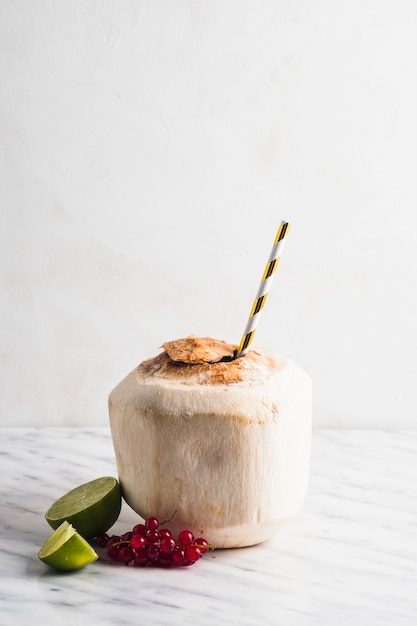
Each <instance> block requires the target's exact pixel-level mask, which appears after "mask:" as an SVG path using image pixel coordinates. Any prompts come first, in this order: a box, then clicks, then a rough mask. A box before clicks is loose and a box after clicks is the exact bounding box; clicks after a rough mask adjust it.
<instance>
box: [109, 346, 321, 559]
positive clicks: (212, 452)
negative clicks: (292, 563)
mask: <svg viewBox="0 0 417 626" xmlns="http://www.w3.org/2000/svg"><path fill="white" fill-rule="evenodd" d="M235 354H236V346H231V345H229V344H227V343H225V342H222V341H218V340H214V339H211V338H195V337H187V338H185V339H180V340H175V341H171V342H168V343H166V344H164V345H163V352H161V353H160V354H158V355H157V356H156V357H154V358H151V359H149V360H146V361H144V362H142V363H141V364H140V365H139V366H138V367H137V368H136V369H134V370H133V371H132V372H130V374H128V375H127V376H126V378H124V379H123V380H122V381H121V382H120V383H119V384H118V385H117V386H116V387H115V388H114V389H113V391H112V392H111V393H110V396H109V415H110V426H111V432H112V439H113V445H114V450H115V455H116V462H117V468H118V473H119V480H120V484H121V487H122V492H123V496H124V498H125V500H126V501H127V503H128V504H129V505H130V506H131V507H132V509H134V510H135V511H136V512H137V513H138V514H139V515H141V516H142V517H143V518H146V517H148V516H150V515H154V516H157V517H158V518H159V519H160V520H162V519H168V518H172V521H171V522H170V528H171V529H172V530H173V532H178V531H180V530H182V529H184V528H187V529H189V530H191V531H192V532H193V533H194V535H195V536H204V537H205V538H206V539H207V540H208V541H209V543H210V544H213V545H215V546H216V547H219V548H231V547H243V546H249V545H254V544H257V543H260V542H262V541H265V540H267V539H269V538H271V537H272V536H273V535H274V534H275V533H276V532H277V531H278V530H279V529H280V528H281V527H282V526H283V525H284V524H286V523H287V522H288V521H289V520H291V519H292V518H293V517H294V516H296V515H297V513H298V511H299V509H300V507H301V505H302V502H303V499H304V496H305V493H306V490H307V484H308V474H309V461H310V445H311V405H312V400H311V380H310V377H309V376H308V374H307V373H306V372H305V371H304V370H302V369H301V368H300V367H298V366H297V365H296V364H295V363H294V362H292V361H291V360H289V359H287V358H286V357H285V356H283V355H281V354H279V353H276V352H273V351H270V350H267V349H265V348H252V349H251V350H250V351H249V352H248V353H247V354H246V356H244V357H242V358H238V359H236V358H234V356H235Z"/></svg>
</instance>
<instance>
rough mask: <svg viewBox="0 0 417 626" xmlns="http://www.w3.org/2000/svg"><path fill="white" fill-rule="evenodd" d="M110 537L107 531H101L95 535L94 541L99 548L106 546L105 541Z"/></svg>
mask: <svg viewBox="0 0 417 626" xmlns="http://www.w3.org/2000/svg"><path fill="white" fill-rule="evenodd" d="M109 539H110V537H109V536H108V534H107V533H102V534H101V535H98V537H96V543H97V545H98V547H99V548H105V547H106V546H107V542H108V540H109Z"/></svg>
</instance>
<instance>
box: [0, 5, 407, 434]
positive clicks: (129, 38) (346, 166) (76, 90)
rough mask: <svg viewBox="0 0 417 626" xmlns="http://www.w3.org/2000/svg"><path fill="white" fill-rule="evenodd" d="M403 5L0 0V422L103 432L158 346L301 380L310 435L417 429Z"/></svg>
mask: <svg viewBox="0 0 417 626" xmlns="http://www.w3.org/2000/svg"><path fill="white" fill-rule="evenodd" d="M416 36H417V2H415V1H414V0H349V1H343V0H339V1H335V0H315V1H313V2H312V1H311V0H276V1H274V0H270V1H267V0H242V1H239V0H200V1H198V0H153V1H152V2H147V1H145V0H121V1H120V0H118V1H117V2H116V1H111V0H101V1H98V0H96V1H89V0H65V1H64V0H61V1H59V0H58V1H53V0H49V1H48V0H15V1H13V0H10V1H6V0H0V43H1V46H0V72H1V76H0V142H1V143H0V181H1V182H0V185H1V187H0V210H1V215H0V219H1V221H0V229H1V230H0V232H1V247H0V255H1V260H0V270H1V280H0V311H1V331H2V332H1V338H0V342H1V343H0V348H1V371H0V379H1V381H2V393H1V399H2V402H1V417H0V419H1V424H2V425H3V426H13V425H17V426H20V425H36V426H44V425H57V426H59V425H74V426H76V425H107V395H108V392H109V391H110V390H111V389H112V387H113V386H114V385H115V384H116V383H117V382H118V381H119V380H120V379H121V378H122V377H123V376H124V375H125V374H127V372H128V371H130V370H131V369H132V368H133V367H134V366H135V365H137V363H139V362H140V361H142V360H143V359H144V358H148V357H149V356H152V355H153V354H156V353H157V352H158V351H159V346H160V345H161V343H162V342H163V341H166V340H170V339H173V338H176V337H181V336H185V335H187V334H189V333H194V334H196V335H201V336H205V335H212V336H215V337H218V338H223V339H225V340H227V341H230V342H236V343H238V342H239V340H240V337H241V335H242V333H243V329H244V325H245V323H246V318H247V315H248V313H249V310H250V307H251V304H252V300H253V298H254V295H255V292H256V289H257V287H258V282H259V279H260V277H261V275H262V272H263V269H264V265H265V262H266V259H267V256H268V254H269V251H270V247H271V245H272V242H273V239H274V236H275V232H276V229H277V227H278V224H279V222H280V220H281V219H288V220H290V221H291V222H292V230H291V234H290V236H289V239H288V241H287V244H286V248H285V251H284V254H283V257H282V260H281V263H280V267H279V270H278V272H277V275H276V278H275V282H274V285H273V290H272V292H271V294H270V296H269V299H268V303H267V306H266V307H265V309H264V313H263V317H262V321H261V324H260V326H259V328H258V331H257V334H256V338H255V343H256V344H258V345H268V346H270V347H273V348H276V349H278V350H280V351H281V352H283V353H284V354H286V355H288V356H289V357H291V358H293V359H294V360H295V361H296V362H298V363H299V364H300V365H302V366H303V367H305V368H306V369H307V370H308V371H309V372H310V374H311V376H312V378H313V382H314V403H315V406H314V419H315V426H316V427H322V426H325V427H355V428H368V427H370V428H396V427H401V428H415V426H416V422H415V407H414V405H413V404H412V394H413V393H414V388H415V378H416V370H417V368H416V363H417V359H416V348H417V341H416V340H417V332H416V321H415V310H416V278H417V269H416V257H415V251H414V250H413V251H412V242H413V243H414V241H415V239H416V236H415V232H416V227H417V217H416V213H417V212H416V206H417V175H416V174H417V148H416V146H417V114H416V111H417V63H416V61H417V43H416V42H417V38H416Z"/></svg>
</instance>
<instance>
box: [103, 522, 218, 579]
mask: <svg viewBox="0 0 417 626" xmlns="http://www.w3.org/2000/svg"><path fill="white" fill-rule="evenodd" d="M163 523H164V522H163ZM160 525H161V524H160V523H159V520H158V519H157V518H156V517H148V518H147V519H146V520H145V523H144V524H137V525H136V526H135V527H134V528H133V530H132V531H130V532H127V533H125V534H124V535H121V536H119V535H113V536H111V537H109V535H107V534H106V533H103V534H102V535H99V536H98V537H96V543H97V545H98V546H99V547H101V548H106V552H107V556H108V557H109V558H110V559H112V560H113V561H119V562H121V563H125V564H126V565H129V563H133V564H134V565H141V566H145V565H153V566H160V567H161V566H162V567H168V566H171V565H193V564H194V563H196V562H197V561H198V560H199V559H200V558H201V557H202V556H203V554H205V553H206V552H207V550H208V549H209V548H210V546H209V545H208V542H207V541H206V539H204V538H203V537H198V538H197V539H195V538H194V536H193V534H192V532H191V531H190V530H183V531H181V532H180V534H179V535H178V541H175V539H174V538H173V536H172V533H171V531H170V530H168V529H167V528H161V529H160V530H158V529H159V526H160Z"/></svg>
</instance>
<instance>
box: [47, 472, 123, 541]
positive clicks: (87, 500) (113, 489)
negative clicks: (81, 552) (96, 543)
mask: <svg viewBox="0 0 417 626" xmlns="http://www.w3.org/2000/svg"><path fill="white" fill-rule="evenodd" d="M121 506H122V496H121V490H120V485H119V482H118V481H117V480H116V478H112V477H110V476H104V477H102V478H96V479H95V480H92V481H90V482H89V483H84V484H83V485H80V486H79V487H75V489H72V490H71V491H69V492H68V493H66V494H65V495H63V496H62V497H61V498H59V500H57V501H56V502H54V503H53V504H52V505H51V506H50V507H49V509H48V510H47V512H46V513H45V519H46V521H47V522H48V524H49V525H50V526H52V528H58V526H60V525H61V524H62V522H64V521H67V522H69V523H70V524H72V525H73V526H74V528H75V529H76V530H77V531H78V532H79V533H80V535H82V536H83V537H84V538H85V539H92V538H93V537H97V535H100V534H101V533H104V532H105V531H106V530H108V529H109V528H110V526H113V524H114V522H115V521H116V520H117V518H118V517H119V514H120V509H121Z"/></svg>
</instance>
